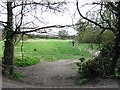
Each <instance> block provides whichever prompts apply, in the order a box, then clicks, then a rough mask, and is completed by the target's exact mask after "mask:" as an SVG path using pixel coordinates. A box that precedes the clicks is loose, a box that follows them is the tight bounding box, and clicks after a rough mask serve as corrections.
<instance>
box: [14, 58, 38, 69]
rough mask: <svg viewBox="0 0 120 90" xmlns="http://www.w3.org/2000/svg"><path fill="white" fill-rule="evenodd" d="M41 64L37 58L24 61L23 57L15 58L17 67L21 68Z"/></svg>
mask: <svg viewBox="0 0 120 90" xmlns="http://www.w3.org/2000/svg"><path fill="white" fill-rule="evenodd" d="M38 62H39V59H38V58H36V57H26V56H25V57H23V60H22V58H21V57H15V62H14V63H15V65H16V66H20V67H25V66H30V65H34V64H37V63H38Z"/></svg>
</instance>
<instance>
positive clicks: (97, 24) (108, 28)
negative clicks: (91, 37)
mask: <svg viewBox="0 0 120 90" xmlns="http://www.w3.org/2000/svg"><path fill="white" fill-rule="evenodd" d="M76 6H77V10H78V13H79V15H80V16H81V17H82V18H83V19H85V20H87V21H89V22H91V23H93V24H95V25H96V26H99V27H100V28H102V29H104V30H106V29H107V30H112V31H113V32H114V29H113V28H110V27H104V26H103V25H100V24H99V23H97V22H95V21H93V20H91V19H89V18H87V17H85V16H83V15H82V14H81V12H80V9H79V4H78V0H76Z"/></svg>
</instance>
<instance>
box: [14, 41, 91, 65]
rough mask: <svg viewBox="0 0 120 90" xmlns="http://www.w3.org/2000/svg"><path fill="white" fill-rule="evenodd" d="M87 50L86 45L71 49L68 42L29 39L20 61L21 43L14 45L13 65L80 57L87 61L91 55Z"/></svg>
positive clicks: (70, 44) (25, 43)
mask: <svg viewBox="0 0 120 90" xmlns="http://www.w3.org/2000/svg"><path fill="white" fill-rule="evenodd" d="M79 47H80V48H81V50H80V49H79ZM87 48H90V47H89V46H88V44H80V46H78V45H76V46H75V47H73V46H72V43H71V41H70V40H58V39H35V40H34V39H29V40H27V41H25V42H24V46H23V53H24V58H23V60H21V43H18V44H17V45H15V61H14V63H15V65H17V66H29V65H33V64H36V63H38V62H39V60H47V61H55V60H63V59H79V58H81V57H85V58H86V59H89V58H91V54H90V53H89V52H88V51H87V50H86V49H87Z"/></svg>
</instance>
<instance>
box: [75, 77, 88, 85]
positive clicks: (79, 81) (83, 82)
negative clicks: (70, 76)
mask: <svg viewBox="0 0 120 90" xmlns="http://www.w3.org/2000/svg"><path fill="white" fill-rule="evenodd" d="M87 81H88V79H87V78H82V79H80V80H78V81H77V82H76V84H77V85H83V84H85V83H87Z"/></svg>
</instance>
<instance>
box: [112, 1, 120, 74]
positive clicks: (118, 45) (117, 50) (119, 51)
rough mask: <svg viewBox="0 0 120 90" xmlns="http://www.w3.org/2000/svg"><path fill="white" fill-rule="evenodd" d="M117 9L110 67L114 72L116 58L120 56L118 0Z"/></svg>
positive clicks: (119, 12) (119, 4)
mask: <svg viewBox="0 0 120 90" xmlns="http://www.w3.org/2000/svg"><path fill="white" fill-rule="evenodd" d="M117 9H118V11H117V14H116V18H117V23H116V27H117V34H116V38H115V45H114V53H113V55H114V56H113V59H112V68H113V70H114V72H115V68H116V65H117V62H118V59H119V57H120V1H119V2H118V6H117Z"/></svg>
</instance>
